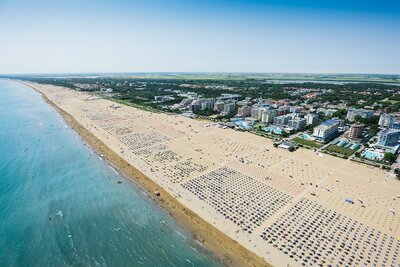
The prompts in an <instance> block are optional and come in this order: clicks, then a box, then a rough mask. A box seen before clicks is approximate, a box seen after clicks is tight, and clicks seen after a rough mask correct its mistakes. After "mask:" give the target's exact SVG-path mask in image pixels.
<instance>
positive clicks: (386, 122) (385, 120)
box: [379, 114, 396, 128]
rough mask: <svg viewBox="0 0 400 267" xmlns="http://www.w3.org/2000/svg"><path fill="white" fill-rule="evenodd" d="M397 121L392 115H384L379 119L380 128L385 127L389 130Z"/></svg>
mask: <svg viewBox="0 0 400 267" xmlns="http://www.w3.org/2000/svg"><path fill="white" fill-rule="evenodd" d="M395 121H396V120H395V118H394V117H393V116H392V115H390V114H382V115H381V116H380V117H379V126H381V127H385V128H388V127H390V128H391V126H392V125H393V124H394V123H395Z"/></svg>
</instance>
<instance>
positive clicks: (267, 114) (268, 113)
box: [261, 109, 276, 123]
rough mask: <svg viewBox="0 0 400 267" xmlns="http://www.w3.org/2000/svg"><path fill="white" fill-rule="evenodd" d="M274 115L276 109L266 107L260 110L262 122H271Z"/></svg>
mask: <svg viewBox="0 0 400 267" xmlns="http://www.w3.org/2000/svg"><path fill="white" fill-rule="evenodd" d="M275 117H276V111H275V110H271V109H267V110H265V111H263V112H262V114H261V121H262V122H264V123H272V122H273V121H274V118H275Z"/></svg>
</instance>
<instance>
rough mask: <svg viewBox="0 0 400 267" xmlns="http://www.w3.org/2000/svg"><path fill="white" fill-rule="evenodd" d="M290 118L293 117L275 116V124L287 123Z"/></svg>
mask: <svg viewBox="0 0 400 267" xmlns="http://www.w3.org/2000/svg"><path fill="white" fill-rule="evenodd" d="M289 119H291V117H289V116H286V115H283V116H278V117H276V118H274V124H276V125H287V124H288V122H289Z"/></svg>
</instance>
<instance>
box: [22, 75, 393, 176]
mask: <svg viewBox="0 0 400 267" xmlns="http://www.w3.org/2000/svg"><path fill="white" fill-rule="evenodd" d="M25 79H28V78H25ZM29 80H31V81H35V82H39V83H49V84H54V85H61V86H66V87H69V88H72V89H75V90H79V91H87V92H91V93H94V94H96V95H101V96H102V97H105V98H110V99H113V100H114V101H117V102H120V103H124V104H128V105H132V106H135V107H137V108H142V109H146V110H150V111H155V112H168V113H176V114H180V115H181V116H186V117H190V118H194V119H207V120H210V123H209V124H207V127H220V128H232V129H235V130H237V131H248V132H252V133H254V134H257V135H260V136H264V137H267V138H272V139H274V141H275V146H276V147H277V148H283V149H288V150H289V151H294V150H295V149H298V148H299V147H304V148H308V149H313V150H314V151H315V152H316V153H326V154H330V155H333V156H337V157H341V158H345V159H349V160H352V161H356V162H361V163H365V164H369V165H373V166H377V167H380V168H383V169H387V170H390V171H392V172H395V173H396V174H398V175H399V178H400V169H398V168H397V163H396V159H397V154H398V152H399V147H400V146H399V140H400V112H399V110H400V109H399V108H400V104H399V103H400V101H399V100H400V87H399V86H396V85H391V84H382V83H376V84H374V83H318V82H313V83H311V82H301V83H300V82H298V83H294V82H289V81H288V82H277V83H274V82H271V81H263V80H234V79H233V80H170V79H129V78H126V79H125V78H108V77H101V78H85V77H82V78H68V79H66V78H32V77H31V78H29Z"/></svg>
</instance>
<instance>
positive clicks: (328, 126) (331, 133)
mask: <svg viewBox="0 0 400 267" xmlns="http://www.w3.org/2000/svg"><path fill="white" fill-rule="evenodd" d="M338 128H339V123H338V122H337V121H334V120H327V121H324V122H323V123H321V124H320V125H318V126H317V127H315V128H314V132H313V136H314V137H315V138H316V139H317V140H319V141H322V142H326V141H329V140H331V139H333V138H334V137H336V135H337V134H338V132H339V130H338Z"/></svg>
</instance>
